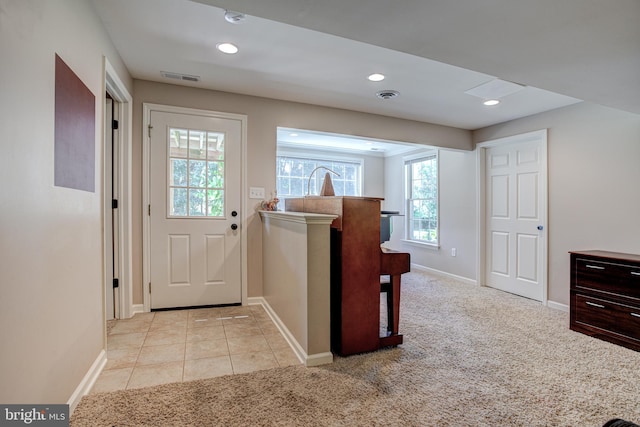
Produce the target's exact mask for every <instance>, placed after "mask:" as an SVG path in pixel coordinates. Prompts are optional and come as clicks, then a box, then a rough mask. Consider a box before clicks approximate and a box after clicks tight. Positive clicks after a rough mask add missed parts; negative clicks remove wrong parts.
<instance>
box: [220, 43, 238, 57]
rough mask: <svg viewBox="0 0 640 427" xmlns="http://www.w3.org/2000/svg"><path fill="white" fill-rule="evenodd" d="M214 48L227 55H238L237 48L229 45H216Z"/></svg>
mask: <svg viewBox="0 0 640 427" xmlns="http://www.w3.org/2000/svg"><path fill="white" fill-rule="evenodd" d="M216 48H218V50H219V51H220V52H223V53H228V54H230V55H233V54H234V53H238V47H237V46H236V45H234V44H231V43H219V44H217V45H216Z"/></svg>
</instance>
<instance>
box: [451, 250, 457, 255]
mask: <svg viewBox="0 0 640 427" xmlns="http://www.w3.org/2000/svg"><path fill="white" fill-rule="evenodd" d="M457 254H458V251H457V250H456V248H451V256H456V255H457Z"/></svg>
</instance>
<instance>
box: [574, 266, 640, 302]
mask: <svg viewBox="0 0 640 427" xmlns="http://www.w3.org/2000/svg"><path fill="white" fill-rule="evenodd" d="M574 268H575V275H576V276H575V279H576V280H575V284H574V286H575V288H576V289H580V288H582V289H585V290H595V291H600V292H606V293H609V294H615V295H619V296H624V297H627V298H634V299H638V300H640V266H631V265H624V264H616V263H609V262H603V261H596V260H590V259H585V258H577V259H576V260H575V265H574Z"/></svg>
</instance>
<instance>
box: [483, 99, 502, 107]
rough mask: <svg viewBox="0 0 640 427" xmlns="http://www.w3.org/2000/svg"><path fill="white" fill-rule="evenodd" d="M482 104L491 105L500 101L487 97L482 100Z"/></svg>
mask: <svg viewBox="0 0 640 427" xmlns="http://www.w3.org/2000/svg"><path fill="white" fill-rule="evenodd" d="M483 104H484V105H487V106H489V107H490V106H492V105H498V104H500V101H499V100H498V99H487V100H486V101H484V102H483Z"/></svg>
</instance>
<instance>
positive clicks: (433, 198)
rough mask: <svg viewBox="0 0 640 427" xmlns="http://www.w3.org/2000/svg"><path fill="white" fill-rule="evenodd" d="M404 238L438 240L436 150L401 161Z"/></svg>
mask: <svg viewBox="0 0 640 427" xmlns="http://www.w3.org/2000/svg"><path fill="white" fill-rule="evenodd" d="M405 173H406V177H407V186H406V193H407V196H406V197H407V239H408V240H413V241H417V242H421V243H428V244H432V245H437V244H438V238H439V236H438V154H437V152H432V153H428V154H426V155H422V156H420V157H417V158H413V159H410V160H406V161H405Z"/></svg>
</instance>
